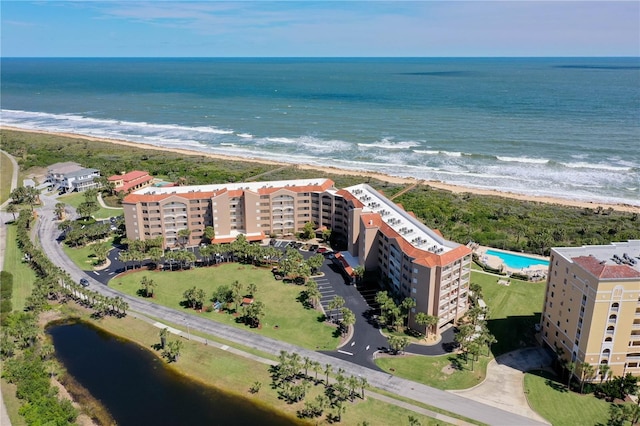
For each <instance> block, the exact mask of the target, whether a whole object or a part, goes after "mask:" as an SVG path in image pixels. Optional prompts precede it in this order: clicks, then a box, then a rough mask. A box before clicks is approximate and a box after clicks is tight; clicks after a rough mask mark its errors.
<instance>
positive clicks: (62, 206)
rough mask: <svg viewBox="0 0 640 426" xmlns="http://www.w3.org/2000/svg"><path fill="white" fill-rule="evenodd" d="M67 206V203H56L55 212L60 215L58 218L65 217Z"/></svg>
mask: <svg viewBox="0 0 640 426" xmlns="http://www.w3.org/2000/svg"><path fill="white" fill-rule="evenodd" d="M65 207H66V204H65V203H56V205H55V210H54V212H55V214H56V216H58V220H62V219H64V213H65Z"/></svg>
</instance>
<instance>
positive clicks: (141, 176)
mask: <svg viewBox="0 0 640 426" xmlns="http://www.w3.org/2000/svg"><path fill="white" fill-rule="evenodd" d="M152 179H153V178H152V177H151V176H149V173H148V172H144V171H141V170H133V171H131V172H129V173H125V174H123V175H113V176H109V178H108V180H109V181H110V182H118V181H120V180H121V181H123V185H122V186H119V187H116V188H115V189H116V190H118V191H125V192H127V191H129V190H130V189H132V188H135V187H136V186H138V185H140V184H146V183H149V182H151V180H152Z"/></svg>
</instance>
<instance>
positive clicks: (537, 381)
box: [524, 371, 609, 426]
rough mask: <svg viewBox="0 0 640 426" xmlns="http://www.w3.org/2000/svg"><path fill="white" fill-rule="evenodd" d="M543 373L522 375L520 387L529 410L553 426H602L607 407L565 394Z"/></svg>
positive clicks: (594, 400)
mask: <svg viewBox="0 0 640 426" xmlns="http://www.w3.org/2000/svg"><path fill="white" fill-rule="evenodd" d="M555 380H556V378H555V376H553V375H552V374H551V373H549V372H546V371H537V372H531V373H526V374H525V376H524V387H525V393H526V394H527V399H528V400H529V404H530V405H531V408H533V409H534V410H535V411H536V412H537V413H538V414H540V415H541V416H542V417H544V418H545V419H547V420H548V421H549V422H551V423H552V424H553V425H554V426H562V425H567V426H573V425H605V424H607V421H608V420H609V404H608V403H607V402H605V401H603V400H601V399H598V398H596V397H594V396H593V395H580V394H578V393H575V392H568V391H567V388H566V387H565V386H564V385H563V384H560V383H558V382H556V381H555Z"/></svg>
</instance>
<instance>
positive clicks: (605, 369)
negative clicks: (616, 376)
mask: <svg viewBox="0 0 640 426" xmlns="http://www.w3.org/2000/svg"><path fill="white" fill-rule="evenodd" d="M599 370H600V384H602V381H603V380H604V379H606V378H607V376H608V374H609V371H611V367H609V364H600V367H599Z"/></svg>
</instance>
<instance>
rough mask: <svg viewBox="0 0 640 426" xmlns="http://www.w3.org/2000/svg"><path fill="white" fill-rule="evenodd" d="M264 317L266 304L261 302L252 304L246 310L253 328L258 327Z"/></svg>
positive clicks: (246, 316) (246, 315) (247, 318)
mask: <svg viewBox="0 0 640 426" xmlns="http://www.w3.org/2000/svg"><path fill="white" fill-rule="evenodd" d="M264 315H265V309H264V303H262V302H261V301H257V302H254V303H251V304H250V305H249V306H248V307H247V308H246V310H245V318H246V320H247V321H248V322H249V325H250V326H251V327H258V326H259V325H260V322H261V321H262V318H264Z"/></svg>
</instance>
